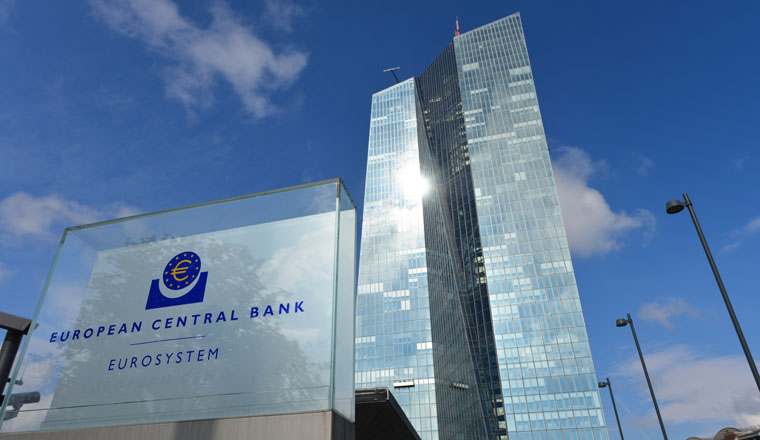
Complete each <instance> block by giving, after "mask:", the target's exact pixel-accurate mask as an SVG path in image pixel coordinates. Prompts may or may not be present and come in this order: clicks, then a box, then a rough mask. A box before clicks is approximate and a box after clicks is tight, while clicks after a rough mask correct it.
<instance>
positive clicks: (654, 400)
mask: <svg viewBox="0 0 760 440" xmlns="http://www.w3.org/2000/svg"><path fill="white" fill-rule="evenodd" d="M626 316H627V318H620V319H618V320H617V321H615V325H616V326H618V327H625V326H626V325H629V324H630V327H631V333H633V341H634V342H636V350H638V352H639V358H640V359H641V367H642V368H643V369H644V377H646V378H647V385H649V394H651V395H652V403H654V410H655V412H656V413H657V420H659V421H660V429H662V437H663V438H664V439H665V440H668V433H667V432H665V424H664V423H662V415H660V407H659V406H657V398H656V397H655V396H654V388H652V381H651V380H649V372H648V371H647V364H646V362H644V355H643V354H642V353H641V346H640V345H639V338H638V337H636V329H635V328H633V319H631V314H630V313H628V314H626Z"/></svg>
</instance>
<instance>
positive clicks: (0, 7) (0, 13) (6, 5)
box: [0, 0, 16, 24]
mask: <svg viewBox="0 0 760 440" xmlns="http://www.w3.org/2000/svg"><path fill="white" fill-rule="evenodd" d="M15 4H16V0H0V24H3V23H7V22H8V18H10V16H11V9H13V6H14V5H15Z"/></svg>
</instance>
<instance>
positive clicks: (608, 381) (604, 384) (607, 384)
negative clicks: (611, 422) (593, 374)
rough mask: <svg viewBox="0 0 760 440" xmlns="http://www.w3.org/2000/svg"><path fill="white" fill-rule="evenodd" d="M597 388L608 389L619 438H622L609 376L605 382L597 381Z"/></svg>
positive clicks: (621, 429) (621, 439)
mask: <svg viewBox="0 0 760 440" xmlns="http://www.w3.org/2000/svg"><path fill="white" fill-rule="evenodd" d="M599 388H607V389H608V390H610V399H612V409H614V410H615V420H617V424H618V430H619V431H620V440H624V439H623V428H622V427H621V426H620V417H618V413H617V406H615V396H613V395H612V384H611V383H610V378H609V377H608V378H607V381H606V382H599Z"/></svg>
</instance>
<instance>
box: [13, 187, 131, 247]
mask: <svg viewBox="0 0 760 440" xmlns="http://www.w3.org/2000/svg"><path fill="white" fill-rule="evenodd" d="M135 213H137V209H136V208H134V207H131V206H127V205H123V204H113V205H109V206H106V207H105V208H102V209H98V208H94V207H92V206H87V205H82V204H79V203H77V202H75V201H73V200H66V199H64V198H63V197H61V196H59V195H49V196H42V197H35V196H33V195H30V194H27V193H25V192H17V193H14V194H11V195H10V196H8V197H6V198H4V199H2V200H0V243H3V244H9V243H15V242H18V241H20V240H23V239H25V238H37V239H51V238H56V236H57V234H58V233H59V232H62V229H63V227H65V226H75V225H80V224H85V223H92V222H95V221H98V220H103V219H107V218H115V217H125V216H128V215H134V214H135ZM61 225H63V227H61V230H60V231H59V230H56V231H54V230H53V226H61Z"/></svg>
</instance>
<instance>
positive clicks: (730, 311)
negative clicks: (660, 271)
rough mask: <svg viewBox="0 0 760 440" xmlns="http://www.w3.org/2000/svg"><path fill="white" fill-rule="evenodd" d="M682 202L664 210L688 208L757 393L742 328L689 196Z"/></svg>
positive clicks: (754, 370)
mask: <svg viewBox="0 0 760 440" xmlns="http://www.w3.org/2000/svg"><path fill="white" fill-rule="evenodd" d="M683 200H684V201H683V202H682V201H680V200H678V199H676V200H671V201H669V202H668V203H666V204H665V210H666V211H667V213H668V214H677V213H679V212H681V211H683V208H689V214H691V220H692V221H693V222H694V227H695V228H696V229H697V235H699V241H701V242H702V247H703V248H704V250H705V255H707V261H708V262H709V263H710V268H711V269H712V272H713V275H714V276H715V281H716V282H717V283H718V289H720V294H721V295H723V302H725V303H726V308H727V309H728V314H729V316H731V322H732V323H733V324H734V329H735V330H736V335H737V336H738V337H739V342H740V343H741V344H742V349H743V350H744V356H746V357H747V362H749V369H750V370H751V371H752V377H753V378H754V379H755V385H756V386H757V389H758V391H760V375H758V373H757V365H755V361H754V359H752V353H750V351H749V347H748V346H747V341H746V340H745V339H744V333H743V332H742V328H741V326H739V321H738V320H737V319H736V314H735V313H734V307H733V306H732V305H731V300H730V299H728V293H726V288H725V287H724V286H723V280H722V279H721V278H720V273H718V267H717V266H716V265H715V260H713V257H712V253H710V248H709V247H708V246H707V240H705V235H704V234H703V233H702V227H701V226H699V220H697V214H695V213H694V207H693V206H692V204H691V200H690V199H689V195H688V194H686V193H684V194H683Z"/></svg>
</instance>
